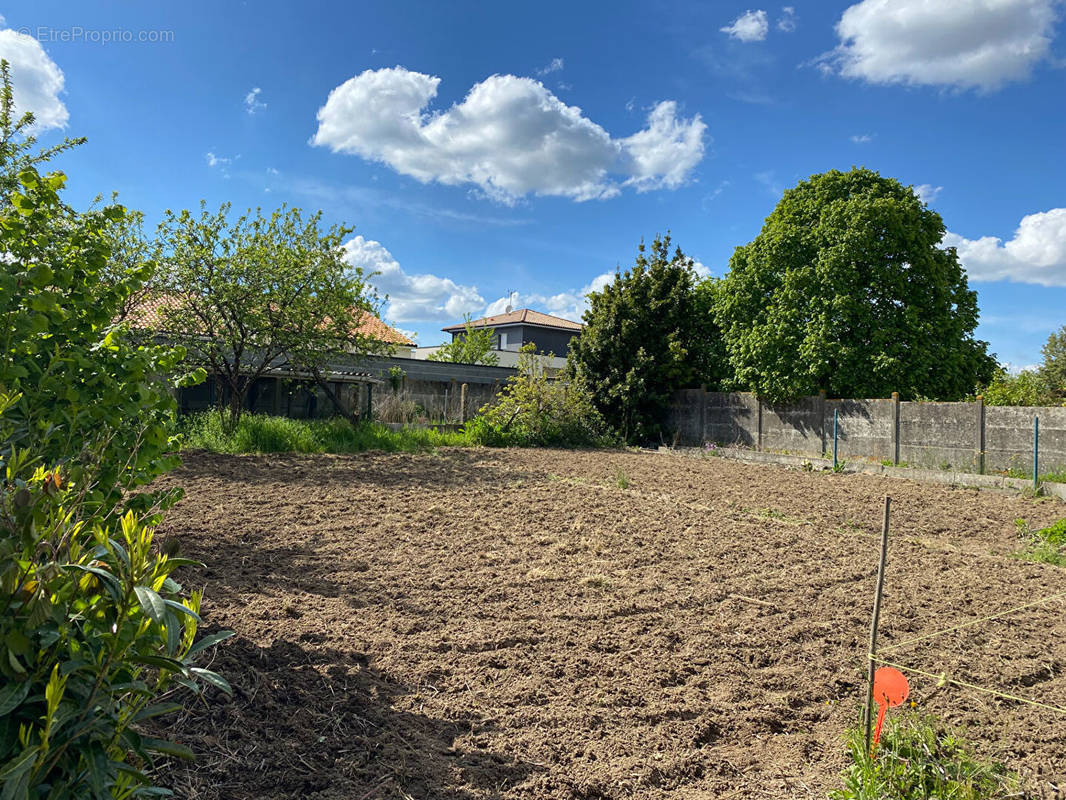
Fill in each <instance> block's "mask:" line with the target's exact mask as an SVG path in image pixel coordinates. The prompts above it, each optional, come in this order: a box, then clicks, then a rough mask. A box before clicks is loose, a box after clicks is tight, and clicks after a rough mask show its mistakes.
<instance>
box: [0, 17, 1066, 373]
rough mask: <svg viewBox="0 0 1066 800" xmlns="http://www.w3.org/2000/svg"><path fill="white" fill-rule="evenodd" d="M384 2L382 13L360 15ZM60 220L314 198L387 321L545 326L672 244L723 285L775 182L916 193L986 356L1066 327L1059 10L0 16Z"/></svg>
mask: <svg viewBox="0 0 1066 800" xmlns="http://www.w3.org/2000/svg"><path fill="white" fill-rule="evenodd" d="M375 5H376V6H377V7H376V8H375V7H372V6H375ZM0 13H2V14H3V15H4V29H3V30H0V55H2V56H3V57H6V58H8V59H9V60H10V61H12V63H13V65H14V77H15V85H16V102H18V103H19V104H20V105H21V106H22V107H25V108H31V109H33V110H34V111H35V112H36V113H37V114H38V117H39V119H40V138H41V141H42V143H49V142H54V141H57V140H58V139H59V138H61V137H62V136H64V135H74V136H87V137H88V139H89V142H88V144H86V145H85V146H84V147H82V148H79V149H78V150H77V151H75V152H73V153H71V154H69V155H67V156H64V157H63V159H62V161H61V163H60V165H59V166H60V167H61V168H63V169H64V170H66V171H67V172H68V173H69V174H70V176H71V181H70V193H71V198H72V200H73V201H74V202H75V203H87V202H89V200H91V198H92V197H93V196H95V195H97V194H105V195H107V194H109V193H110V192H111V191H117V192H118V193H119V197H120V200H121V201H122V202H124V203H126V204H127V205H129V206H131V207H134V208H139V209H141V210H143V211H144V212H145V213H146V215H147V217H148V219H149V220H150V221H151V222H152V223H153V224H154V223H155V222H156V221H158V219H159V217H160V215H161V214H162V212H163V210H164V209H167V208H171V209H179V208H183V207H190V208H191V207H195V206H196V205H197V204H198V203H199V202H200V200H201V198H203V199H206V201H207V202H208V204H209V205H217V204H219V203H221V202H224V201H230V202H232V203H233V205H234V207H235V208H239V209H244V208H247V207H255V206H263V207H264V208H272V207H274V206H277V205H280V204H281V203H289V204H291V205H298V206H301V207H304V208H308V209H318V208H321V209H322V210H323V211H324V212H325V215H326V217H327V219H328V220H329V221H331V222H343V223H345V224H348V225H352V226H355V229H356V230H355V233H354V234H353V237H354V238H353V239H352V241H351V242H350V244H349V256H350V259H351V260H352V261H353V263H358V264H360V265H362V266H366V267H368V268H375V269H379V270H380V271H381V272H382V274H381V276H380V277H379V278H378V279H377V282H378V284H379V288H380V290H381V291H382V292H383V293H385V292H387V293H388V294H389V295H390V303H389V304H388V305H387V306H386V307H385V314H384V316H385V317H386V319H388V320H389V321H391V322H393V323H394V324H395V325H396V326H397V327H399V328H401V329H403V330H406V331H409V332H414V333H416V334H418V339H419V343H420V344H424V345H432V344H437V343H439V342H440V341H441V340H442V339H443V338H444V337H443V335H442V334H441V333H440V332H439V329H440V328H441V327H442V326H443V325H446V324H448V323H451V322H455V321H457V320H459V319H460V318H461V315H462V314H463V313H464V312H469V313H472V314H474V315H475V316H478V315H480V314H482V313H484V312H485V311H486V309H489V310H492V311H495V310H499V309H500V308H501V307H502V306H503V305H504V304H506V302H507V293H508V291H511V290H513V291H515V292H517V293H518V294H517V296H516V297H514V298H513V301H514V302H515V303H516V304H517V305H519V306H524V305H529V306H531V307H533V308H537V309H540V310H543V311H547V312H549V313H559V314H563V315H564V316H574V315H576V314H579V313H580V311H581V308H582V303H583V298H582V294H583V292H584V291H587V290H588V288H590V287H596V286H599V285H601V284H602V282H603V281H604V280H606V278H607V276H609V275H610V274H611V273H613V271H614V269H615V268H616V267H618V266H621V267H622V268H623V269H624V268H625V267H627V266H628V265H630V264H631V263H632V261H633V258H634V256H635V254H636V246H637V244H638V242H639V241H640V239H641V237H644V238H648V239H650V238H652V237H653V236H655V235H656V234H657V233H660V232H665V231H666V230H668V229H669V230H670V231H672V233H673V237H674V240H675V242H676V243H677V244H679V245H680V246H681V247H682V248H683V249H684V250H685V252H686V253H688V254H690V255H692V256H693V257H694V258H696V259H697V260H698V261H699V262H700V264H702V265H703V266H704V267H705V268H706V269H707V270H708V271H709V272H710V273H712V274H716V275H721V274H723V273H724V272H725V271H726V269H727V265H728V261H729V256H730V254H731V253H732V250H733V248H734V247H736V246H737V245H740V244H744V243H746V242H748V241H750V240H751V239H752V238H753V237H754V236H755V235H756V234H757V233H758V231H759V229H760V227H761V225H762V222H763V219H764V217H765V216H766V215H767V214H768V213H769V212H770V211H771V210H772V209H773V207H774V205H775V203H776V202H777V200H778V199H779V196H780V192H781V191H782V189H784V188H787V187H789V186H791V185H793V184H795V183H796V182H797V181H799V180H801V179H803V178H805V177H807V176H809V175H811V174H813V173H817V172H823V171H825V170H828V169H833V168H836V169H848V168H850V167H851V166H852V165H862V166H866V167H869V168H872V169H876V170H878V171H880V172H881V173H882V174H883V175H887V176H892V177H895V178H898V179H899V180H900V181H902V182H903V183H905V184H912V185H914V186H916V187H922V189H921V191H922V193H923V196H924V197H925V198H926V199H927V201H928V202H929V204H930V206H931V207H932V208H933V209H935V210H936V211H937V212H939V213H940V214H941V215H942V216H943V218H944V221H945V225H946V227H947V229H948V231H949V236H948V242H949V243H950V244H954V245H956V246H957V247H958V248H959V252H960V255H961V256H962V259H963V263H964V265H965V266H966V267H967V270H968V271H969V273H970V276H971V277H970V279H971V285H972V286H973V287H974V288H976V289H977V290H978V292H979V298H980V305H981V312H982V324H981V327H980V329H979V334H980V335H981V336H982V337H983V338H985V339H987V340H989V341H990V342H991V345H992V350H993V351H994V352H996V353H997V355H998V356H999V358H1000V360H1001V361H1005V362H1010V363H1011V364H1014V365H1026V364H1032V363H1035V362H1038V361H1039V359H1040V347H1041V345H1042V344H1043V342H1044V341H1045V340H1046V339H1047V336H1048V334H1049V333H1050V332H1051V331H1052V330H1055V329H1057V328H1058V327H1060V326H1061V325H1063V324H1066V208H1064V207H1066V157H1064V155H1066V154H1064V147H1066V69H1064V66H1066V46H1064V43H1063V37H1062V34H1061V30H1062V28H1063V27H1064V24H1063V22H1062V17H1063V15H1064V6H1063V4H1062V3H1061V2H1060V1H1059V0H939V2H922V0H891V2H889V0H863V2H860V3H852V4H849V3H847V2H839V3H803V2H794V3H793V4H792V5H789V6H787V7H786V6H784V5H776V4H775V5H772V6H771V5H765V4H758V3H754V2H752V0H746V2H742V3H732V2H705V3H683V2H663V3H658V4H655V5H654V6H652V5H650V4H646V3H641V4H638V3H627V2H612V3H610V4H582V3H573V2H568V3H552V2H541V3H537V4H515V3H494V4H489V3H438V2H425V3H410V4H408V3H402V2H390V3H388V4H384V3H381V4H350V3H299V4H297V3H275V2H256V3H243V4H242V3H206V2H200V3H197V2H185V3H168V4H163V3H150V2H142V3H106V4H105V3H98V2H89V1H88V0H86V1H84V2H79V3H76V4H75V3H70V2H54V1H53V0H37V2H35V3H33V4H25V3H24V4H20V5H18V6H8V7H2V6H0Z"/></svg>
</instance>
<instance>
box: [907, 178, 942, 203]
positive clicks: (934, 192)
mask: <svg viewBox="0 0 1066 800" xmlns="http://www.w3.org/2000/svg"><path fill="white" fill-rule="evenodd" d="M914 191H915V192H917V194H918V199H919V200H921V201H922V202H923V203H925V204H926V205H928V204H929V203H932V202H933V201H934V200H936V199H937V197H939V196H940V193H941V192H942V191H944V187H943V186H933V184H931V183H922V184H919V185H918V186H915V187H914Z"/></svg>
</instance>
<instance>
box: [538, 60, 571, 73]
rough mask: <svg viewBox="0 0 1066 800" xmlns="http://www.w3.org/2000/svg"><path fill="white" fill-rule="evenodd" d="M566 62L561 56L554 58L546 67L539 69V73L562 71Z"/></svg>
mask: <svg viewBox="0 0 1066 800" xmlns="http://www.w3.org/2000/svg"><path fill="white" fill-rule="evenodd" d="M563 66H565V62H564V61H563V60H562V59H561V58H553V59H552V60H551V63H550V64H548V66H546V67H542V68H541V69H538V70H537V74H538V75H550V74H551V73H553V72H561V71H562V69H563Z"/></svg>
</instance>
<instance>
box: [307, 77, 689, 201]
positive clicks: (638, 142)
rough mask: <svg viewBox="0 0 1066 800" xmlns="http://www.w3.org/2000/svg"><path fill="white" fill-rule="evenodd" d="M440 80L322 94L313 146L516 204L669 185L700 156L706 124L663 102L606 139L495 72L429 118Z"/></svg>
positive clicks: (523, 81) (525, 82) (540, 89)
mask: <svg viewBox="0 0 1066 800" xmlns="http://www.w3.org/2000/svg"><path fill="white" fill-rule="evenodd" d="M440 80H441V79H440V78H437V77H434V76H431V75H426V74H423V73H420V72H412V71H410V70H407V69H404V68H403V67H393V68H389V69H379V70H366V71H365V72H363V73H361V74H359V75H357V76H355V77H353V78H350V79H349V80H347V81H345V82H344V83H343V84H341V85H340V86H338V87H336V88H335V89H333V91H331V92H330V94H329V97H328V98H327V100H326V103H325V104H324V105H323V106H322V107H321V108H320V109H319V111H318V123H319V124H318V130H317V131H316V133H315V135H314V136H313V137H312V139H311V144H312V145H316V146H322V147H328V148H330V149H331V150H332V151H333V152H335V153H346V154H351V155H357V156H360V157H362V158H365V159H367V160H370V161H377V162H381V163H384V164H386V165H388V166H389V167H391V168H392V169H394V170H396V171H397V172H399V173H401V174H403V175H408V176H411V177H413V178H415V179H416V180H419V181H421V182H422V183H429V182H432V181H437V182H439V183H443V184H447V185H462V184H473V185H475V186H477V187H478V188H479V189H480V190H481V191H482V192H484V193H485V195H487V196H489V197H491V198H493V199H494V200H497V201H499V202H504V203H514V202H515V201H516V200H517V199H519V198H521V197H523V196H525V195H528V194H533V195H541V196H557V197H568V198H570V199H572V200H575V201H584V200H592V199H606V198H610V197H614V196H617V195H618V194H619V193H620V191H621V188H622V187H623V186H632V187H635V188H636V189H637V190H638V191H647V190H650V189H659V188H671V189H673V188H677V187H678V186H680V185H682V184H683V183H684V182H686V181H687V179H688V177H689V174H690V173H691V171H692V169H693V168H694V167H695V166H696V165H697V164H698V163H699V162H700V161H701V160H702V158H703V153H704V134H705V131H706V128H707V126H706V125H705V124H704V123H703V121H702V119H701V118H700V115H699V114H696V115H695V116H693V117H691V118H688V119H683V118H679V117H678V116H677V111H678V108H677V104H676V103H675V102H673V101H663V102H660V103H658V104H657V105H655V106H654V107H653V108H652V109H651V112H650V113H649V115H648V126H647V127H646V128H645V129H644V130H641V131H638V132H637V133H636V134H633V135H632V136H629V137H624V138H614V137H612V136H611V135H610V134H609V133H608V132H607V131H606V130H604V129H603V128H602V127H600V126H599V125H597V124H596V123H594V122H592V121H591V120H590V119H588V118H587V117H585V116H584V114H583V113H582V111H581V109H580V108H578V107H577V106H569V105H567V104H566V103H564V102H563V101H561V100H560V99H559V98H558V97H556V96H555V95H554V94H552V92H551V91H549V90H548V89H547V88H546V87H545V86H544V85H543V84H542V83H540V82H539V81H536V80H533V79H531V78H520V77H517V76H515V75H493V76H491V77H489V78H486V79H485V80H483V81H481V82H480V83H477V84H475V85H474V86H473V87H472V88H471V89H470V91H469V93H468V94H467V95H466V97H465V98H464V99H463V100H462V101H461V102H458V103H456V104H454V105H452V106H451V107H450V108H448V109H446V110H443V111H436V112H429V111H427V106H428V105H429V103H430V101H431V100H432V99H433V98H434V97H436V95H437V87H438V85H439V84H440Z"/></svg>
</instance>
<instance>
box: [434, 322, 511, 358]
mask: <svg viewBox="0 0 1066 800" xmlns="http://www.w3.org/2000/svg"><path fill="white" fill-rule="evenodd" d="M494 344H495V342H494V334H493V332H492V329H491V328H475V327H474V325H473V323H472V322H471V321H470V315H469V314H467V315H466V316H465V317H463V332H462V333H461V334H460V335H459V336H456V337H455V338H454V339H452V340H451V341H450V342H448V343H447V344H444V345H441V346H440V347H439V348H437V351H436V352H434V353H430V354H429V356H428V357H427V359H426V360H427V361H450V362H452V363H454V364H487V365H489V366H490V367H495V366H496V365H497V364H499V363H500V357H499V356H498V355H496V354H495V353H494V352H493V349H494V347H493V345H494Z"/></svg>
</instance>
